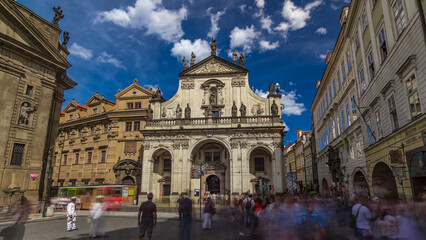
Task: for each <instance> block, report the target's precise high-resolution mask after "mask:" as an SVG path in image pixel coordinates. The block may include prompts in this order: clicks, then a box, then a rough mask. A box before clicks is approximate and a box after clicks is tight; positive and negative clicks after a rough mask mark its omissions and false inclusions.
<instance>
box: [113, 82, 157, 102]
mask: <svg viewBox="0 0 426 240" xmlns="http://www.w3.org/2000/svg"><path fill="white" fill-rule="evenodd" d="M136 82H137V81H135V82H133V84H132V85H130V86H128V87H127V88H125V89H124V90H122V91H120V92H119V93H117V94H116V95H115V98H116V99H126V98H127V99H128V98H138V97H139V98H144V97H152V94H153V93H154V92H153V91H151V90H148V89H146V88H144V87H142V86H140V85H139V84H137V83H136Z"/></svg>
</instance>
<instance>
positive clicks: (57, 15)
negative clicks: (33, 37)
mask: <svg viewBox="0 0 426 240" xmlns="http://www.w3.org/2000/svg"><path fill="white" fill-rule="evenodd" d="M53 12H54V13H55V16H54V17H53V20H52V23H53V24H54V25H56V26H59V24H58V23H59V21H60V20H61V19H62V18H64V14H62V10H61V7H59V6H58V7H57V8H56V7H53Z"/></svg>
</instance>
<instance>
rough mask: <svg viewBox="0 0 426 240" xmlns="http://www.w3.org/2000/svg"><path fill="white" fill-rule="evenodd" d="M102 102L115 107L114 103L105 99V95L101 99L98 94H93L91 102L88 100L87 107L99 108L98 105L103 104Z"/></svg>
mask: <svg viewBox="0 0 426 240" xmlns="http://www.w3.org/2000/svg"><path fill="white" fill-rule="evenodd" d="M102 102H104V103H106V104H109V105H115V102H114V101H111V100H108V99H106V98H104V97H103V95H102V97H101V96H99V95H98V94H97V93H95V94H93V96H91V97H90V98H89V100H87V102H86V106H89V107H93V106H97V105H99V104H101V103H102Z"/></svg>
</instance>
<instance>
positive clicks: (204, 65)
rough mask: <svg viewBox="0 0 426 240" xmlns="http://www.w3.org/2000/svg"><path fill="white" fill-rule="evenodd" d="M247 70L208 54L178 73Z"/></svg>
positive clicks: (235, 72) (190, 74)
mask: <svg viewBox="0 0 426 240" xmlns="http://www.w3.org/2000/svg"><path fill="white" fill-rule="evenodd" d="M247 72H248V70H247V69H245V68H243V67H240V66H238V65H236V64H233V63H232V62H229V61H227V60H225V59H222V58H220V57H217V56H213V55H212V56H210V57H208V58H206V59H204V60H202V61H201V62H199V63H197V64H195V65H194V66H192V67H190V68H188V69H186V70H185V71H183V72H181V73H180V74H179V76H180V77H182V76H199V75H224V74H237V73H247Z"/></svg>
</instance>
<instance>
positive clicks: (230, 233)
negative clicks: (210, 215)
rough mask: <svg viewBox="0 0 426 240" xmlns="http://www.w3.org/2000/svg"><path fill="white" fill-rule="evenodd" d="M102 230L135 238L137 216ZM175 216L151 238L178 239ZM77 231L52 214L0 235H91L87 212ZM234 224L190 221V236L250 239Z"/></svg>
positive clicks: (110, 219) (117, 219)
mask: <svg viewBox="0 0 426 240" xmlns="http://www.w3.org/2000/svg"><path fill="white" fill-rule="evenodd" d="M104 223H105V224H104V226H105V231H106V234H107V236H106V237H102V238H98V239H120V240H124V239H137V236H138V228H137V219H136V217H133V216H119V215H110V216H106V217H105V222H104ZM178 224H179V222H178V220H177V219H175V218H169V219H167V218H161V219H159V220H158V223H157V227H156V228H155V229H154V234H153V239H154V240H155V239H167V240H168V239H178ZM77 227H78V230H77V231H73V232H67V231H66V221H65V218H56V219H55V218H53V219H48V220H45V221H30V222H27V223H26V224H23V225H16V226H11V225H10V224H9V225H2V226H0V239H2V237H3V239H17V240H23V239H28V240H34V239H46V240H49V239H60V240H65V239H91V238H89V237H88V234H89V231H90V225H89V224H88V223H87V217H86V216H79V217H78V218H77ZM235 230H236V228H235V227H234V226H232V225H229V224H228V223H225V222H222V221H217V222H213V230H210V231H203V230H202V229H201V222H200V221H197V220H195V221H193V224H192V231H191V233H192V238H191V239H192V240H228V239H229V240H232V239H235V240H246V239H247V240H251V239H253V238H252V237H251V236H238V235H237V233H236V232H235ZM339 232H341V234H339V233H338V232H335V233H334V235H333V237H332V239H339V240H345V239H348V240H351V239H353V238H350V237H348V233H347V231H346V230H345V229H341V230H340V231H339Z"/></svg>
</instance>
